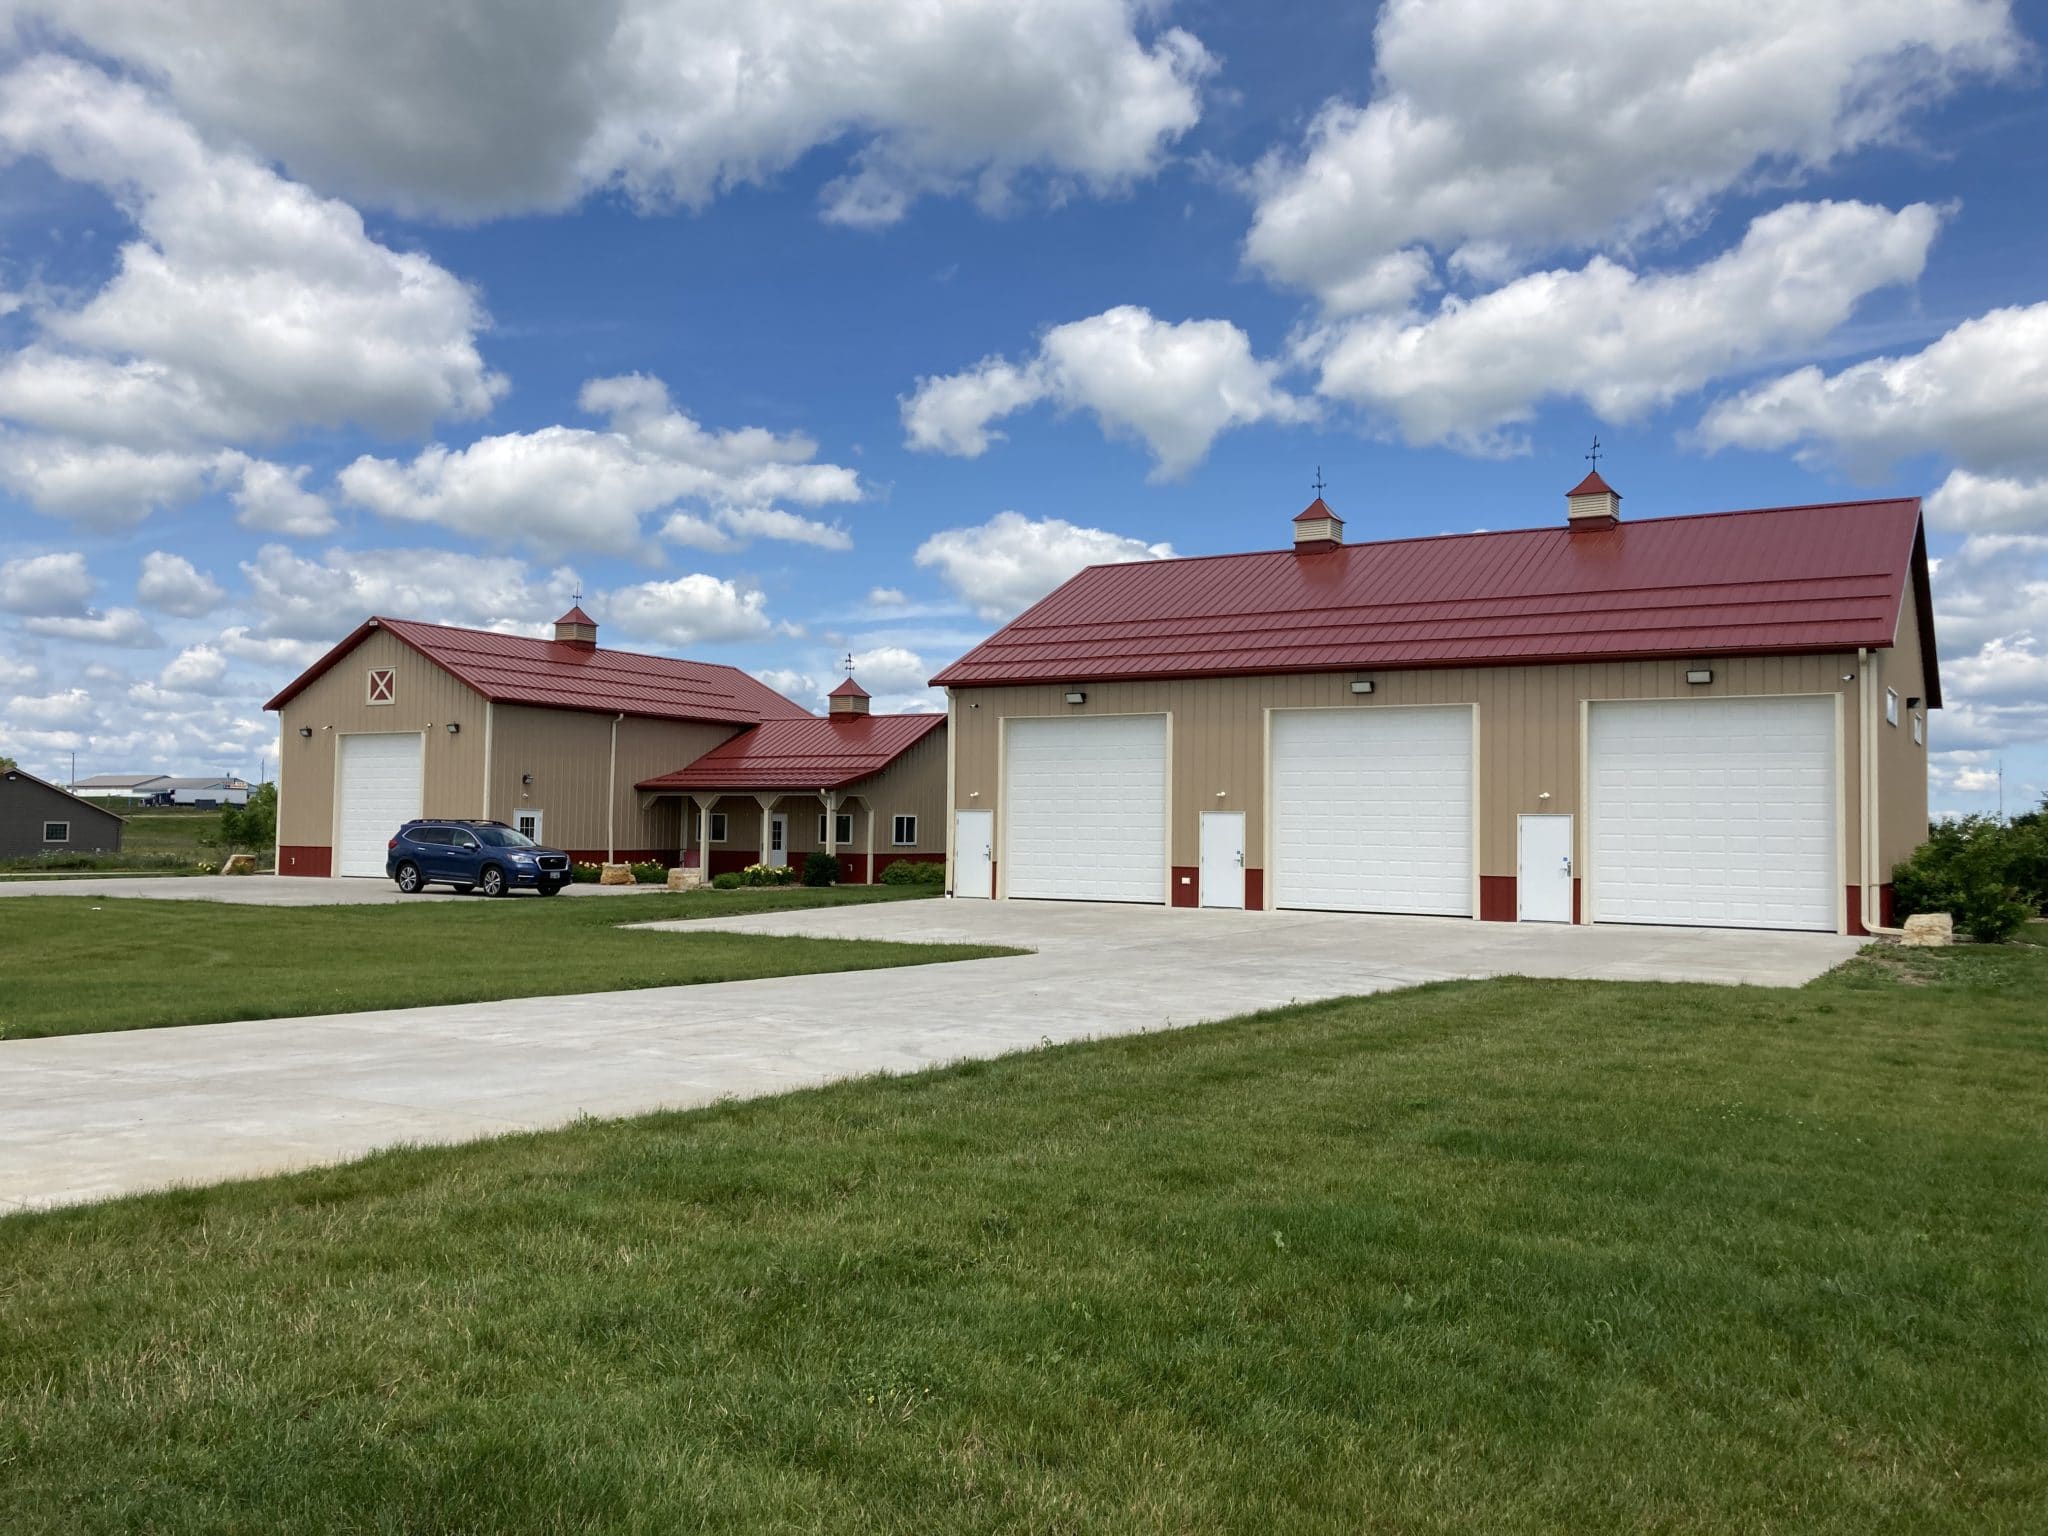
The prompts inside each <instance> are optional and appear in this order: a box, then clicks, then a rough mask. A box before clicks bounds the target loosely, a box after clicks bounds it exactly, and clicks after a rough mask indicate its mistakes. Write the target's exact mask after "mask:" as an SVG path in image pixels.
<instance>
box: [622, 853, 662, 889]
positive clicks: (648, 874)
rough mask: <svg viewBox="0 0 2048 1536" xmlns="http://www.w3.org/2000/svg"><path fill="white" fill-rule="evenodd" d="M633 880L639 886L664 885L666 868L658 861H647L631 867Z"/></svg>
mask: <svg viewBox="0 0 2048 1536" xmlns="http://www.w3.org/2000/svg"><path fill="white" fill-rule="evenodd" d="M631 868H632V871H633V879H634V880H635V881H636V882H637V883H639V884H641V885H666V884H667V883H668V866H667V865H666V864H664V863H662V862H661V861H660V860H659V859H649V860H647V861H646V862H645V863H643V864H635V865H632V866H631Z"/></svg>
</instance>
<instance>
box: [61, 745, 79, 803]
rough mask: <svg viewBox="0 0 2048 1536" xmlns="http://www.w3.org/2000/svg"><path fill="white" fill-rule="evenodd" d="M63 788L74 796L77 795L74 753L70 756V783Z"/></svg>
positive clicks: (76, 772)
mask: <svg viewBox="0 0 2048 1536" xmlns="http://www.w3.org/2000/svg"><path fill="white" fill-rule="evenodd" d="M64 787H65V788H66V789H68V790H70V791H71V792H72V793H73V794H74V795H75V794H77V793H78V754H77V753H76V752H73V753H72V754H71V782H70V783H69V784H67V785H65V786H64Z"/></svg>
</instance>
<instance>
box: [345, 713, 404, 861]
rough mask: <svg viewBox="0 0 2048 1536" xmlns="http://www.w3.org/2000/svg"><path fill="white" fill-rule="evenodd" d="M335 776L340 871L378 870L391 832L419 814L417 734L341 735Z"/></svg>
mask: <svg viewBox="0 0 2048 1536" xmlns="http://www.w3.org/2000/svg"><path fill="white" fill-rule="evenodd" d="M335 778H336V784H335V793H336V794H337V795H339V796H340V801H341V805H340V826H341V831H340V834H339V836H340V841H341V847H340V849H339V850H338V853H339V857H338V858H337V860H336V861H335V862H336V868H337V869H338V870H339V872H340V873H342V874H344V875H382V874H383V873H384V854H385V848H386V845H387V844H388V843H389V842H390V841H391V836H392V834H393V833H394V832H396V831H397V830H398V829H399V827H400V826H401V825H402V824H404V823H405V822H408V821H413V820H416V819H417V818H418V816H419V814H420V738H419V736H418V734H417V733H414V732H410V731H408V732H406V733H404V734H393V735H381V734H380V735H375V736H344V737H342V738H341V763H340V765H339V768H338V770H337V772H336V774H335Z"/></svg>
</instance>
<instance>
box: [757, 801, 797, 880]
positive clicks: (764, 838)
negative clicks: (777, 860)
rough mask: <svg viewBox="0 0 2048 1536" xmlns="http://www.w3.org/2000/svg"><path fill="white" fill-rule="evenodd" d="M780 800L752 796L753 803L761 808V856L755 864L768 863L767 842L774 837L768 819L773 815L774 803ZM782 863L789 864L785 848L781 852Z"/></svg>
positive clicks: (773, 830)
mask: <svg viewBox="0 0 2048 1536" xmlns="http://www.w3.org/2000/svg"><path fill="white" fill-rule="evenodd" d="M781 798H782V797H781V796H780V795H756V796H754V800H755V803H756V804H758V805H759V806H760V807H761V856H760V858H759V859H757V860H756V861H755V862H757V863H760V864H766V863H767V862H768V842H769V839H771V838H772V837H773V836H774V835H775V829H774V827H773V826H771V825H770V824H769V823H770V818H771V817H772V816H773V815H774V813H775V802H776V801H777V800H780V799H781ZM782 862H783V863H785V864H787V863H788V862H789V849H788V848H787V847H785V848H784V849H783V850H782Z"/></svg>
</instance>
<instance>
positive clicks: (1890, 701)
mask: <svg viewBox="0 0 2048 1536" xmlns="http://www.w3.org/2000/svg"><path fill="white" fill-rule="evenodd" d="M1884 723H1885V724H1886V725H1897V724H1898V723H1899V696H1898V695H1897V694H1896V693H1894V692H1892V690H1891V689H1889V688H1887V689H1885V691H1884Z"/></svg>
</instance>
